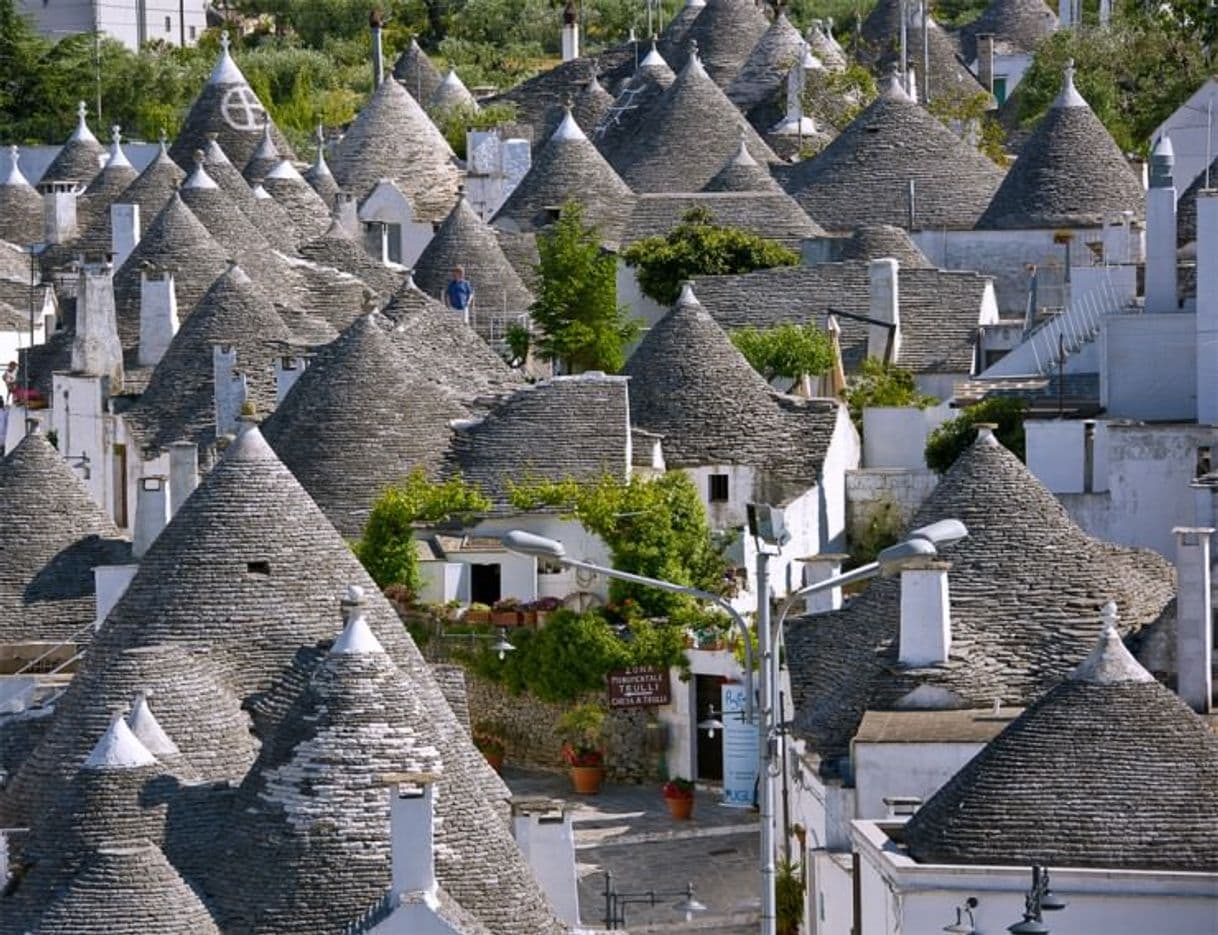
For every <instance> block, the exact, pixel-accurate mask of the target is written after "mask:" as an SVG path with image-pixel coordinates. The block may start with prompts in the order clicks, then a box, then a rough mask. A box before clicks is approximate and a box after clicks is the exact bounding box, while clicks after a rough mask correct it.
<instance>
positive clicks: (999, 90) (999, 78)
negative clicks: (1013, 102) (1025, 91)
mask: <svg viewBox="0 0 1218 935" xmlns="http://www.w3.org/2000/svg"><path fill="white" fill-rule="evenodd" d="M994 100H996V101H997V102H998V106H999V107H1001V106H1002V105H1003V104H1005V103H1006V100H1007V76H1006V75H995V76H994Z"/></svg>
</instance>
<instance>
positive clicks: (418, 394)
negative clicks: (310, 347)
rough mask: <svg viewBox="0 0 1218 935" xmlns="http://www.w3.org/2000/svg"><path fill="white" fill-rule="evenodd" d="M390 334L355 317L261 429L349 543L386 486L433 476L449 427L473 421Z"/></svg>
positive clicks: (368, 318)
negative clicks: (417, 474)
mask: <svg viewBox="0 0 1218 935" xmlns="http://www.w3.org/2000/svg"><path fill="white" fill-rule="evenodd" d="M450 314H451V313H450ZM393 330H394V324H393V322H392V321H390V320H389V319H387V318H385V317H384V316H382V315H379V314H376V313H373V314H370V315H365V316H364V317H362V318H360V319H358V320H357V321H356V322H355V324H353V325H352V326H351V327H350V328H348V329H347V330H346V331H345V332H344V333H343V334H342V335H340V336H339V338H338V339H337V340H336V341H334V342H333V343H332V344H330V345H328V346H326V347H324V348H322V349H321V351H320V352H318V354H317V355H316V356H315V357H313V358H312V360H311V361H310V362H309V367H308V369H307V370H306V371H305V372H304V373H303V374H301V376H300V377H299V379H298V380H297V381H296V384H295V386H293V387H292V391H291V392H290V393H289V394H288V396H287V398H286V399H285V400H284V401H283V402H282V403H281V404H280V405H279V407H278V408H277V409H276V410H275V413H274V414H273V415H272V416H271V417H270V419H268V420H267V422H266V423H265V425H264V426H263V432H264V434H265V435H266V439H267V441H268V442H269V443H270V445H271V447H272V448H274V449H275V451H276V453H277V454H278V455H279V457H280V458H282V459H283V462H284V464H286V465H287V466H288V468H289V470H291V471H292V473H293V474H294V475H295V476H296V479H297V480H299V481H300V483H301V486H303V487H304V488H305V490H307V491H308V492H309V495H310V496H311V497H312V498H313V499H314V501H315V502H316V503H317V505H318V506H319V507H321V509H322V511H323V512H324V513H325V514H326V517H327V519H329V520H330V522H331V523H333V524H334V526H335V528H337V529H338V531H339V532H341V533H342V534H343V535H345V536H350V537H352V538H358V537H359V536H360V535H361V534H362V533H363V529H364V524H365V523H366V522H367V519H368V513H369V511H370V510H371V508H372V504H373V502H374V501H375V500H376V499H377V497H379V496H380V494H381V492H382V491H383V490H384V489H385V488H386V487H387V486H389V485H391V484H393V483H396V482H398V481H401V480H404V479H405V478H406V477H407V475H409V474H410V473H411V472H412V471H413V470H414V469H415V468H423V469H424V470H425V472H426V473H427V475H428V476H429V477H435V476H436V474H437V472H438V470H439V467H440V464H441V462H442V460H443V457H444V451H445V449H446V448H447V447H448V442H449V439H450V437H451V435H452V431H451V429H450V428H449V422H450V421H451V420H453V419H461V418H464V417H466V416H468V415H469V411H468V410H467V409H466V408H465V406H463V405H462V404H461V403H460V402H459V401H458V399H457V397H456V394H455V393H454V392H453V391H452V390H451V389H450V388H449V387H447V386H446V385H445V384H444V382H443V381H442V380H440V379H438V378H437V375H436V374H435V373H434V372H431V371H430V369H429V368H427V367H426V362H425V361H423V360H419V359H412V357H413V355H412V354H411V353H410V350H409V349H408V348H407V347H406V343H407V342H406V340H405V339H404V336H403V335H400V334H397V335H395V334H392V333H391V332H392V331H393Z"/></svg>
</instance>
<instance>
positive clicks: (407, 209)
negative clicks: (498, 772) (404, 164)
mask: <svg viewBox="0 0 1218 935" xmlns="http://www.w3.org/2000/svg"><path fill="white" fill-rule="evenodd" d="M358 217H359V220H360V223H362V224H363V226H364V246H365V249H366V250H367V251H368V254H369V256H371V257H372V258H373V259H374V260H379V261H381V262H384V263H394V264H397V265H400V266H405V267H412V266H414V264H415V261H416V260H418V258H419V257H420V256H421V255H422V253H423V251H424V250H425V249H427V245H428V244H429V243H431V238H432V237H433V236H434V235H435V230H434V228H433V227H432V226H431V224H430V223H428V222H425V221H416V220H415V217H414V208H413V207H411V204H410V199H409V198H407V197H406V196H405V195H404V194H403V193H402V190H401V189H400V188H398V187H397V185H396V184H394V182H393V180H391V179H381V180H380V181H379V182H377V183H376V187H375V188H373V189H372V191H371V192H369V193H368V197H367V198H365V199H364V200H363V203H362V204H360V206H359V213H358Z"/></svg>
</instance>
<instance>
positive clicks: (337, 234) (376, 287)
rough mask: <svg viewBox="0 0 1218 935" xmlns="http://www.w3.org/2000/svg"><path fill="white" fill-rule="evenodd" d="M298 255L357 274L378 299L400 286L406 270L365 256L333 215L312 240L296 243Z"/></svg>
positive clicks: (364, 251)
mask: <svg viewBox="0 0 1218 935" xmlns="http://www.w3.org/2000/svg"><path fill="white" fill-rule="evenodd" d="M300 255H301V256H303V257H304V258H305V259H306V260H312V261H313V262H314V263H321V264H323V265H325V266H332V267H334V269H337V270H342V271H343V272H344V273H350V274H351V275H352V276H358V277H359V278H360V279H362V280H363V281H364V282H365V283H367V284H368V286H369V287H370V288H371V289H372V291H373V292H375V293H376V294H377V296H378V298H379V299H380V300H382V301H384V300H385V299H388V298H389V297H390V296H391V295H393V293H394V292H396V291H397V290H398V289H399V288H401V286H402V283H403V282H404V281H405V279H406V273H405V271H404V270H403V269H402V268H401V267H398V268H397V269H392V268H390V267H388V266H386V265H385V264H384V263H378V262H377V261H375V260H373V259H372V257H370V256H368V251H367V250H365V249H364V246H363V244H361V243H359V242H358V241H357V240H356V239H355V238H354V237H352V236H351V233H350V232H349V231H348V230H347V229H346V228H345V227H343V225H342V224H341V223H339V221H338V220H337V219H335V220H332V221H331V222H330V227H329V228H328V229H327V230H326V232H325V233H324V234H322V235H321V236H320V237H318V238H317V239H316V240H310V241H309V242H308V243H306V244H302V245H301V247H300Z"/></svg>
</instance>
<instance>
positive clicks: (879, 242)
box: [837, 224, 934, 270]
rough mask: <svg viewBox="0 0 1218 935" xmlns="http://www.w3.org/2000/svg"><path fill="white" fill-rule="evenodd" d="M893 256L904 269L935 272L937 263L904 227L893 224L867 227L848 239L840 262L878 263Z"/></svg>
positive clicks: (858, 230) (839, 255)
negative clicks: (924, 251)
mask: <svg viewBox="0 0 1218 935" xmlns="http://www.w3.org/2000/svg"><path fill="white" fill-rule="evenodd" d="M885 257H892V258H893V259H894V260H896V261H897V262H899V263H900V264H901V269H903V270H905V269H932V268H933V267H934V264H933V263H931V261H930V260H928V259H927V258H926V254H925V253H923V252H922V251H921V249H919V247H918V245H917V244H916V243H914V242H913V240H912V239H910V236H909V234H907V233H906V232H905V230H904V229H903V228H900V227H894V226H893V225H891V224H867V225H864V226H863V227H860V228H858V229H857V230H856V231H855V232H854V233H853V234H851V235H850V236H849V237H847V238H845V242H844V243H843V244H842V249H841V253H840V254H838V256H837V259H838V260H864V261H871V260H879V259H883V258H885Z"/></svg>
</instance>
